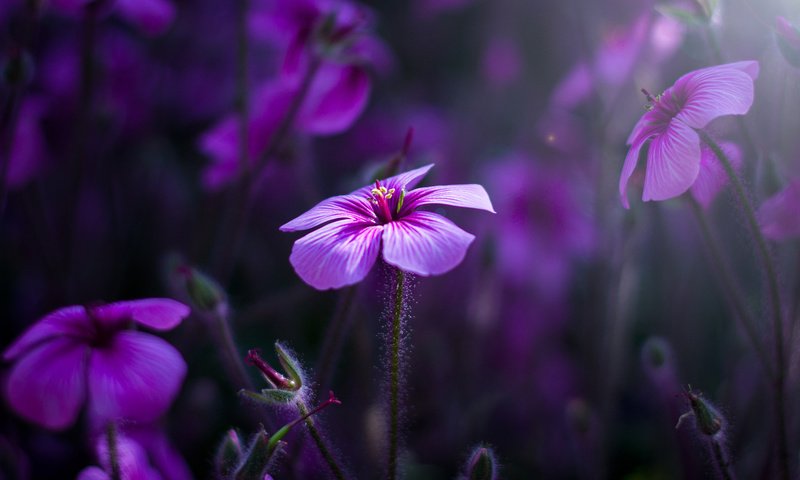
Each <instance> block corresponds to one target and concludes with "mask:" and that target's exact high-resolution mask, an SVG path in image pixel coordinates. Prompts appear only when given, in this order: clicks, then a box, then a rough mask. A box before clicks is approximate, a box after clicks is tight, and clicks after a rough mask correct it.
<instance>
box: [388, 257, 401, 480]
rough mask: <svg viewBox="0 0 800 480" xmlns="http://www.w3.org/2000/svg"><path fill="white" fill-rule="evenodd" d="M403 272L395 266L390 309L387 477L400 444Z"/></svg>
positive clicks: (391, 477) (391, 474) (394, 474)
mask: <svg viewBox="0 0 800 480" xmlns="http://www.w3.org/2000/svg"><path fill="white" fill-rule="evenodd" d="M404 280H405V274H404V273H403V271H402V270H400V269H399V268H395V283H394V310H393V311H392V326H391V328H392V330H391V338H392V340H391V347H390V351H389V352H390V353H389V355H390V359H389V362H390V364H389V459H388V465H387V478H388V479H389V480H395V479H396V478H397V450H398V448H399V444H400V438H399V437H400V425H399V424H400V341H401V337H402V324H401V323H402V320H403V283H404Z"/></svg>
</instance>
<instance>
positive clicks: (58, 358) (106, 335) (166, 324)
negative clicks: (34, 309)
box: [3, 298, 190, 429]
mask: <svg viewBox="0 0 800 480" xmlns="http://www.w3.org/2000/svg"><path fill="white" fill-rule="evenodd" d="M189 312H190V309H189V307H187V306H185V305H183V304H181V303H178V302H176V301H174V300H170V299H160V298H152V299H144V300H132V301H123V302H116V303H110V304H100V305H91V306H78V305H76V306H71V307H64V308H61V309H59V310H56V311H54V312H52V313H50V314H48V315H46V316H45V317H44V318H42V319H41V320H40V321H39V322H37V323H36V324H34V325H33V326H31V327H30V328H29V329H28V330H27V331H26V332H25V333H23V334H22V336H20V337H19V338H18V339H17V340H16V341H15V342H14V343H13V344H11V346H10V347H8V349H6V351H5V352H4V354H3V359H4V360H6V361H15V362H16V363H15V365H14V367H13V368H12V370H11V374H10V376H9V378H8V383H7V385H6V395H7V397H8V401H9V403H10V405H11V407H12V408H13V409H14V410H15V411H16V412H17V413H19V414H20V415H21V416H23V417H25V418H26V419H28V420H30V421H32V422H35V423H37V424H39V425H42V426H43V427H46V428H50V429H62V428H66V427H68V426H70V425H72V423H73V422H74V421H75V418H76V417H77V415H78V412H79V411H80V408H81V406H82V405H83V403H84V401H85V400H86V397H87V396H88V399H89V410H90V413H91V418H92V420H93V421H95V422H100V423H102V422H105V421H108V420H114V419H118V418H125V419H129V420H135V421H151V420H153V419H155V418H157V417H158V416H160V415H161V414H162V413H164V411H165V410H166V409H167V408H168V407H169V405H170V404H171V403H172V399H173V398H174V397H175V395H176V394H177V393H178V389H179V388H180V386H181V383H182V382H183V377H184V376H185V374H186V363H185V362H184V360H183V358H182V357H181V355H180V353H178V351H177V350H176V349H175V348H174V347H173V346H172V345H170V344H169V343H167V342H166V341H164V340H162V339H161V338H158V337H155V336H153V335H148V334H145V333H142V332H138V331H134V330H130V329H128V328H127V327H128V325H129V324H130V322H131V321H133V322H135V323H138V324H139V325H142V326H145V327H149V328H152V329H154V330H169V329H172V328H174V327H176V326H177V325H178V324H179V323H180V322H181V320H182V319H183V318H185V317H186V316H187V315H189Z"/></svg>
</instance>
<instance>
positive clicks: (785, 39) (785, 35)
mask: <svg viewBox="0 0 800 480" xmlns="http://www.w3.org/2000/svg"><path fill="white" fill-rule="evenodd" d="M775 40H776V41H777V43H778V49H779V50H780V51H781V55H783V58H784V59H785V60H786V61H787V62H789V64H790V65H792V66H794V67H798V68H800V29H798V28H797V27H796V26H795V25H793V24H791V23H789V21H788V20H786V19H785V18H783V17H776V18H775Z"/></svg>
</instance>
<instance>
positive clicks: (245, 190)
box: [216, 55, 322, 284]
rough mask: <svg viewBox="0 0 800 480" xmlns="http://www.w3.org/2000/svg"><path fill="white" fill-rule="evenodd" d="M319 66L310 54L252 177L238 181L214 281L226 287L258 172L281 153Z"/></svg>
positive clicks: (251, 204) (249, 208) (241, 237)
mask: <svg viewBox="0 0 800 480" xmlns="http://www.w3.org/2000/svg"><path fill="white" fill-rule="evenodd" d="M321 64H322V59H321V58H319V56H317V55H313V56H312V57H311V62H310V64H309V66H308V69H307V70H306V73H305V76H304V77H303V80H302V83H301V84H300V89H299V90H298V92H297V94H296V95H295V96H294V98H292V103H291V104H290V105H289V108H288V110H287V111H286V115H284V117H283V120H282V121H281V123H280V125H278V128H277V129H276V130H275V133H274V134H273V135H272V136H271V137H270V141H269V144H268V145H267V147H266V149H265V150H264V153H263V155H262V156H261V158H260V159H258V162H257V164H256V165H255V168H253V171H252V174H251V175H247V176H246V177H244V178H242V179H241V182H240V183H241V184H242V185H241V188H240V191H241V194H240V195H238V196H236V197H235V198H236V200H235V202H234V203H235V206H234V208H233V210H234V212H235V213H234V215H236V214H237V213H238V215H236V219H235V221H234V225H233V228H232V229H231V231H232V232H233V235H232V239H231V240H230V241H228V242H225V245H229V247H228V248H226V249H224V250H223V252H222V254H221V255H220V256H219V258H220V260H219V263H218V264H217V269H216V271H217V272H219V274H218V275H217V278H219V279H220V280H221V281H222V283H223V284H227V283H228V281H229V277H230V274H231V273H232V271H233V264H234V263H235V262H236V258H237V256H238V253H239V250H240V248H241V244H242V242H243V240H244V237H245V235H246V234H247V227H248V224H249V219H250V214H251V212H252V209H253V196H254V193H255V190H256V188H255V187H256V184H257V183H258V179H259V178H260V176H261V172H263V170H264V168H265V167H266V165H267V163H268V162H269V159H270V158H271V157H272V156H273V155H275V153H276V152H278V151H280V148H281V147H282V146H283V143H284V142H285V140H286V137H288V135H289V133H290V131H291V128H292V126H293V125H294V121H295V119H296V117H297V114H298V113H299V112H300V107H302V105H303V101H304V100H305V98H306V96H307V95H308V91H309V89H310V88H311V84H312V83H313V81H314V78H316V75H317V71H318V70H319V67H320V65H321ZM248 163H249V162H248ZM248 167H249V165H248Z"/></svg>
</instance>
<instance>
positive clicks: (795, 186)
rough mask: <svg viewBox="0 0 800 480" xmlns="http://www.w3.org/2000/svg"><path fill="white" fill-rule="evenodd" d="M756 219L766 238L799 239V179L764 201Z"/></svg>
mask: <svg viewBox="0 0 800 480" xmlns="http://www.w3.org/2000/svg"><path fill="white" fill-rule="evenodd" d="M758 219H759V223H760V224H761V229H762V230H763V231H764V235H765V236H766V237H768V238H771V239H773V240H788V239H790V238H797V237H800V179H796V180H794V181H793V182H792V183H790V184H789V186H787V187H786V188H784V189H783V190H781V191H780V192H778V193H777V194H775V195H773V196H772V197H770V198H768V199H767V200H765V201H764V203H762V204H761V207H760V208H759V209H758Z"/></svg>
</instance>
